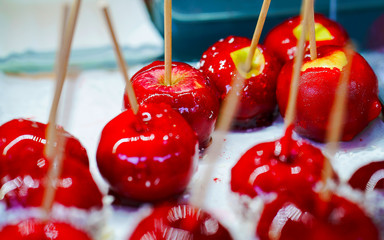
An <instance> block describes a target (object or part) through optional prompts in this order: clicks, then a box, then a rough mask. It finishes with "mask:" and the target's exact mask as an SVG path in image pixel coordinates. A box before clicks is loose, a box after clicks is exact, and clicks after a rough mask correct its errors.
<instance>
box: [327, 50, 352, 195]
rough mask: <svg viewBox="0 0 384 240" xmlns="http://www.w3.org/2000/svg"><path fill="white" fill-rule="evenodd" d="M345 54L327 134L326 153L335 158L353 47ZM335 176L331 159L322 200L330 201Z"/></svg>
mask: <svg viewBox="0 0 384 240" xmlns="http://www.w3.org/2000/svg"><path fill="white" fill-rule="evenodd" d="M344 52H345V53H346V57H347V65H346V66H345V69H344V71H342V72H341V74H340V79H339V84H338V87H337V89H336V92H335V100H334V102H333V105H332V108H331V112H330V115H329V121H328V129H327V133H326V143H327V144H326V146H325V151H326V152H327V153H328V154H329V155H330V156H331V157H333V156H334V155H335V154H336V152H337V149H338V148H339V141H340V139H341V136H342V132H343V121H344V119H345V115H346V107H347V104H348V86H349V76H350V73H351V68H352V59H353V53H354V51H353V47H352V46H351V44H348V45H347V46H346V47H345V50H344ZM332 175H333V171H332V165H331V163H330V161H329V159H327V158H326V159H325V161H324V167H323V172H322V183H323V188H322V189H321V191H320V197H321V199H323V200H325V201H328V200H329V199H330V196H331V192H330V190H329V188H328V187H327V181H328V179H331V178H332Z"/></svg>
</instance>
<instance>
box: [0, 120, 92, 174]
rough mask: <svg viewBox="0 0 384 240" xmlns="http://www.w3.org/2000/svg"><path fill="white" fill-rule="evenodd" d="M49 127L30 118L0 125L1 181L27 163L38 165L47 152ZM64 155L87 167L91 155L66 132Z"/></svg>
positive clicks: (21, 168)
mask: <svg viewBox="0 0 384 240" xmlns="http://www.w3.org/2000/svg"><path fill="white" fill-rule="evenodd" d="M46 129H47V125H46V124H43V123H39V122H35V121H31V120H27V119H21V118H20V119H14V120H11V121H9V122H7V123H4V124H3V125H1V126H0V178H1V177H3V176H4V175H5V174H9V173H19V174H20V173H21V171H23V166H24V165H26V164H32V165H35V164H37V163H38V162H39V161H40V159H41V157H42V155H43V152H44V146H45V144H46V137H45V134H46ZM58 130H59V131H58V132H59V133H60V134H61V135H62V136H64V137H65V141H66V145H65V155H66V156H68V157H71V158H73V159H76V160H77V161H79V162H81V163H83V164H84V165H86V166H87V167H88V165H89V161H88V155H87V151H86V150H85V148H84V147H83V146H82V145H81V143H80V142H79V140H77V139H76V138H75V137H73V136H72V135H70V134H69V133H68V132H66V131H65V130H64V129H62V128H60V127H58Z"/></svg>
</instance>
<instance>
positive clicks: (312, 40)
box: [307, 0, 317, 60]
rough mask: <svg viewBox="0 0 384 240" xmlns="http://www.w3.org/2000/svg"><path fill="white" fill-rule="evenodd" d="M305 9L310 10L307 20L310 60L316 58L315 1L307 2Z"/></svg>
mask: <svg viewBox="0 0 384 240" xmlns="http://www.w3.org/2000/svg"><path fill="white" fill-rule="evenodd" d="M307 7H308V9H307V11H309V12H310V16H309V21H308V25H307V27H308V34H309V47H310V54H311V60H315V59H316V58H317V48H316V30H315V2H314V0H310V3H309V4H308V6H307Z"/></svg>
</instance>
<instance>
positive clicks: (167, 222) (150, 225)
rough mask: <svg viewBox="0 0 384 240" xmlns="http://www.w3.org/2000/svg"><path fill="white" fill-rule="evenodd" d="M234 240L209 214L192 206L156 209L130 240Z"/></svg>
mask: <svg viewBox="0 0 384 240" xmlns="http://www.w3.org/2000/svg"><path fill="white" fill-rule="evenodd" d="M142 239H151V240H167V239H178V240H186V239H194V240H232V237H231V235H230V233H229V232H228V230H227V229H226V228H224V227H223V226H222V225H221V224H220V223H219V222H218V221H217V220H216V219H215V218H213V217H212V216H211V215H210V214H208V213H206V212H204V211H203V210H202V209H198V208H195V207H192V206H190V205H169V206H160V207H156V208H155V209H154V210H153V212H152V214H151V215H149V216H148V217H146V218H145V219H143V220H142V221H141V222H140V223H139V225H138V226H137V227H136V229H135V230H134V232H133V234H132V235H131V237H130V238H129V240H142Z"/></svg>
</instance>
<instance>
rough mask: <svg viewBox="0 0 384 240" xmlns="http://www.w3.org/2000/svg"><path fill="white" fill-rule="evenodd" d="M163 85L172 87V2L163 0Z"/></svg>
mask: <svg viewBox="0 0 384 240" xmlns="http://www.w3.org/2000/svg"><path fill="white" fill-rule="evenodd" d="M164 58H165V59H164V60H165V61H164V62H165V73H164V83H165V85H167V86H171V85H172V0H164Z"/></svg>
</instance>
